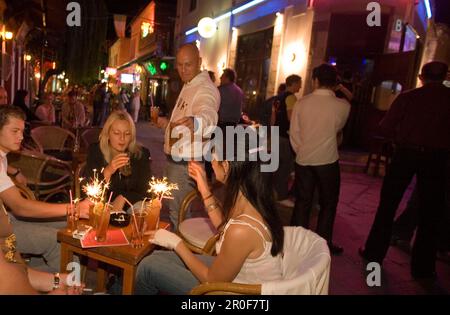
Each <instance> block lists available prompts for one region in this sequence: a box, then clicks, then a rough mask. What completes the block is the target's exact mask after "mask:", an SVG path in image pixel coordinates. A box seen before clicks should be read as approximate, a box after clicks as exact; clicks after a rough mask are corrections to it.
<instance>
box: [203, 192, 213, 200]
mask: <svg viewBox="0 0 450 315" xmlns="http://www.w3.org/2000/svg"><path fill="white" fill-rule="evenodd" d="M213 196H214V195H213V194H212V193H210V194H209V195H208V196H206V197H205V198H202V199H203V201H206V200H208V199H209V198H211V197H213Z"/></svg>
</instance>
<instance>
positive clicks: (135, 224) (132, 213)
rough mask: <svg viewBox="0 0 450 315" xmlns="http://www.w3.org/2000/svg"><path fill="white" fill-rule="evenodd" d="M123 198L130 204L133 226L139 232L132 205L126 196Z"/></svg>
mask: <svg viewBox="0 0 450 315" xmlns="http://www.w3.org/2000/svg"><path fill="white" fill-rule="evenodd" d="M123 199H124V200H125V202H126V203H128V204H129V205H130V206H131V215H132V216H133V221H134V227H135V228H136V231H137V232H139V228H138V225H137V221H136V215H135V214H134V207H133V205H132V204H131V202H129V201H128V199H127V198H125V197H123Z"/></svg>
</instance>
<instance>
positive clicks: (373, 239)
mask: <svg viewBox="0 0 450 315" xmlns="http://www.w3.org/2000/svg"><path fill="white" fill-rule="evenodd" d="M447 156H448V152H445V151H439V150H427V149H423V148H405V147H399V148H398V149H397V150H396V152H395V154H394V156H393V159H392V163H391V165H390V167H389V170H388V172H387V174H386V176H385V178H384V181H383V186H382V188H381V196H380V204H379V206H378V210H377V214H376V216H375V220H374V223H373V225H372V229H371V231H370V234H369V237H368V239H367V242H366V246H365V251H364V255H365V258H367V259H368V260H369V261H375V262H379V263H382V262H383V259H384V257H385V256H386V253H387V250H388V248H389V244H390V238H391V234H392V225H393V220H394V216H395V212H396V210H397V209H398V206H399V204H400V201H401V199H402V197H403V194H404V192H405V190H406V188H407V187H408V184H409V183H410V182H411V179H412V177H413V176H414V175H416V176H417V188H418V193H419V222H418V228H417V233H416V238H415V241H414V245H413V249H412V255H411V256H412V257H411V272H412V273H413V274H414V275H418V276H431V275H432V274H433V273H434V272H435V261H436V251H437V231H438V225H439V221H440V220H441V219H442V215H443V210H444V205H445V163H446V159H447Z"/></svg>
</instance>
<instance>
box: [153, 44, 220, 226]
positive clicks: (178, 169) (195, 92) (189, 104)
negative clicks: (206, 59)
mask: <svg viewBox="0 0 450 315" xmlns="http://www.w3.org/2000/svg"><path fill="white" fill-rule="evenodd" d="M201 64H202V59H201V57H200V53H199V51H198V48H197V46H195V45H193V44H185V45H183V46H181V47H180V49H179V50H178V53H177V57H176V65H177V70H178V74H179V75H180V77H181V80H182V81H183V82H184V86H183V88H182V90H181V92H180V95H179V96H178V99H177V102H176V105H175V107H174V109H173V111H172V115H171V117H170V119H169V120H167V119H166V118H161V117H160V118H159V119H158V126H159V127H160V128H165V130H166V134H165V140H164V153H165V154H166V155H167V165H166V170H165V175H166V176H167V178H168V180H169V181H170V182H172V183H177V184H178V187H179V190H175V191H174V192H172V194H173V199H170V200H168V201H167V206H168V207H169V213H170V220H171V221H172V224H173V229H174V230H176V229H177V227H178V211H179V209H180V206H181V203H182V201H183V199H184V197H185V196H186V194H188V193H189V192H190V191H192V189H194V187H195V183H194V181H193V180H192V179H191V178H190V177H189V175H188V170H187V165H188V161H190V160H202V154H203V149H202V147H203V146H202V145H193V141H192V138H191V137H180V138H178V133H177V130H180V129H182V128H176V127H178V126H184V127H187V128H188V129H189V131H190V133H191V134H193V130H194V118H195V119H196V122H200V123H201V125H199V126H200V127H201V129H202V130H196V132H200V131H201V137H200V138H208V137H209V134H204V132H203V131H204V130H205V129H206V128H208V129H210V128H209V127H211V126H216V125H217V119H218V114H217V112H218V110H219V105H220V94H219V90H218V89H217V87H216V86H215V85H214V83H213V82H212V81H211V78H210V76H209V74H208V71H206V70H205V71H201V70H200V66H201ZM175 128H176V129H175ZM184 129H185V128H184ZM185 130H186V129H185ZM171 136H172V137H171Z"/></svg>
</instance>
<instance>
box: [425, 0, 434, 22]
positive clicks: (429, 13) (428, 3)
mask: <svg viewBox="0 0 450 315" xmlns="http://www.w3.org/2000/svg"><path fill="white" fill-rule="evenodd" d="M424 2H425V8H426V9H427V16H428V18H429V19H431V16H432V14H431V5H430V0H424Z"/></svg>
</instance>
